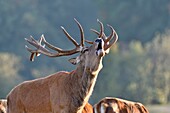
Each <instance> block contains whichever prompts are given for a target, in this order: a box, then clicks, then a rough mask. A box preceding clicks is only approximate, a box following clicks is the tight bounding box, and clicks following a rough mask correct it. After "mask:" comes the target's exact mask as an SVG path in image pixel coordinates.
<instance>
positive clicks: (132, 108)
mask: <svg viewBox="0 0 170 113" xmlns="http://www.w3.org/2000/svg"><path fill="white" fill-rule="evenodd" d="M93 109H94V113H149V111H148V110H147V109H146V108H145V106H144V105H142V104H141V103H138V102H132V101H127V100H123V99H119V98H113V97H105V98H103V99H102V100H100V101H99V102H98V103H97V104H95V105H94V107H93Z"/></svg>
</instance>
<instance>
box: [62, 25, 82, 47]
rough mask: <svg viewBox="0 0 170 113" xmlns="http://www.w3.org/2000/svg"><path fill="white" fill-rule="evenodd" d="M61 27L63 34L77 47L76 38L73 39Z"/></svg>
mask: <svg viewBox="0 0 170 113" xmlns="http://www.w3.org/2000/svg"><path fill="white" fill-rule="evenodd" d="M61 29H62V30H63V32H64V34H65V35H66V36H67V38H68V39H69V40H71V42H72V43H73V44H74V45H75V46H76V47H78V46H79V44H78V43H77V42H76V40H74V39H73V38H72V37H71V36H70V34H69V33H68V32H67V31H66V30H65V29H64V27H63V26H61Z"/></svg>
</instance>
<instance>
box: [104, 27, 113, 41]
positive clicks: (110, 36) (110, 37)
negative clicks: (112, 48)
mask: <svg viewBox="0 0 170 113" xmlns="http://www.w3.org/2000/svg"><path fill="white" fill-rule="evenodd" d="M107 26H108V27H110V29H111V34H110V35H109V37H108V38H107V39H106V40H105V43H107V42H109V40H111V39H112V37H113V35H114V32H115V30H114V29H113V27H112V26H111V25H109V24H107Z"/></svg>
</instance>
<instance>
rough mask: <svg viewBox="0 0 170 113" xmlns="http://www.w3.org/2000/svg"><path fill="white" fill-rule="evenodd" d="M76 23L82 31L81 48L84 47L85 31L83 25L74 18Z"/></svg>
mask: <svg viewBox="0 0 170 113" xmlns="http://www.w3.org/2000/svg"><path fill="white" fill-rule="evenodd" d="M74 20H75V22H76V23H77V25H78V27H79V29H80V34H81V44H80V45H81V46H82V47H84V40H85V39H84V31H83V28H82V26H81V24H80V23H79V22H78V21H77V20H76V19H75V18H74Z"/></svg>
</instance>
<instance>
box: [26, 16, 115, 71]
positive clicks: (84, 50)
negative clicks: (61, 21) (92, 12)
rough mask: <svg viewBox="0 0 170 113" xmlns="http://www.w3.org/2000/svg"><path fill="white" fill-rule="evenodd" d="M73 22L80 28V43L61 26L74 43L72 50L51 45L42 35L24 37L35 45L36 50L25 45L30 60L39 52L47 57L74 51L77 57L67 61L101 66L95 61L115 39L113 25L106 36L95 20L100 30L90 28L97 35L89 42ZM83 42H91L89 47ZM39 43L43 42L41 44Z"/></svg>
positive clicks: (81, 29) (65, 54) (99, 59)
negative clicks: (38, 37)
mask: <svg viewBox="0 0 170 113" xmlns="http://www.w3.org/2000/svg"><path fill="white" fill-rule="evenodd" d="M74 20H75V22H76V23H77V25H78V27H79V29H80V35H81V43H80V44H78V43H77V42H76V41H75V40H74V39H73V38H72V37H71V36H70V35H69V33H68V32H67V31H66V30H65V29H64V27H62V26H61V29H62V30H63V32H64V34H65V35H66V36H67V38H68V39H69V40H70V41H71V42H72V43H73V44H74V45H75V48H74V49H72V50H62V49H61V48H58V47H56V46H53V45H52V44H50V43H49V42H47V41H46V39H45V38H44V35H42V36H41V37H40V39H39V40H38V41H37V40H35V39H34V38H33V37H32V36H31V37H30V39H25V40H26V41H27V42H29V43H30V44H31V45H33V46H34V47H36V48H37V49H36V50H32V49H30V48H29V47H27V46H26V48H27V50H28V51H29V52H31V57H30V60H31V61H33V60H34V55H36V56H39V55H40V54H44V55H46V56H49V57H60V56H68V55H72V54H75V53H80V55H79V56H78V57H77V58H72V59H70V60H69V61H70V62H71V63H72V64H74V65H76V64H78V63H79V64H81V66H82V67H88V66H90V67H93V69H92V70H97V68H100V67H102V65H98V63H96V62H99V63H100V62H101V60H102V59H101V58H102V57H104V56H105V54H107V53H108V52H109V49H110V47H111V46H112V45H113V44H114V43H115V42H116V41H117V39H118V35H117V33H116V32H115V31H114V29H113V27H112V26H110V25H108V27H109V28H110V29H111V34H110V36H108V37H107V36H106V35H105V33H104V27H103V24H102V23H101V22H100V21H99V20H97V22H98V23H99V24H100V28H101V30H100V32H98V31H96V30H94V29H91V30H92V31H93V32H95V33H96V34H97V35H98V37H97V39H96V40H95V41H93V42H91V41H88V40H85V38H84V32H83V28H82V26H81V25H80V23H79V22H78V21H77V20H76V19H74ZM113 36H114V37H115V38H114V39H113V40H112V41H111V42H109V41H110V40H111V39H112V38H113ZM84 42H87V43H89V44H91V46H90V47H87V46H85V44H84ZM41 43H44V45H42V44H41ZM45 45H46V46H47V47H48V48H50V49H53V50H55V51H56V53H52V52H50V51H49V50H48V49H47V48H45ZM96 64H97V65H96Z"/></svg>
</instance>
